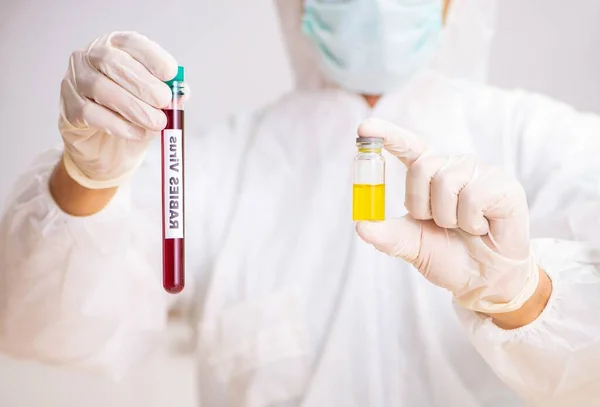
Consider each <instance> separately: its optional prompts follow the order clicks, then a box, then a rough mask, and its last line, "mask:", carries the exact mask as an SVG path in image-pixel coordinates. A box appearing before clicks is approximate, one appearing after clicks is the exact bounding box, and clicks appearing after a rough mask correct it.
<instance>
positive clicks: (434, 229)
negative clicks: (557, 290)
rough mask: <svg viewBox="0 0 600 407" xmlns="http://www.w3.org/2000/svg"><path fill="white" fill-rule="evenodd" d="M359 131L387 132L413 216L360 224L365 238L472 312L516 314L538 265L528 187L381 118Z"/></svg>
mask: <svg viewBox="0 0 600 407" xmlns="http://www.w3.org/2000/svg"><path fill="white" fill-rule="evenodd" d="M358 134H359V136H360V137H382V138H383V139H384V147H385V149H386V150H388V151H389V152H390V153H391V154H393V155H395V156H396V157H398V158H399V159H400V160H401V161H402V162H403V163H404V164H405V165H406V167H407V174H406V199H405V206H406V209H407V210H408V214H407V215H406V216H404V217H403V218H399V219H389V220H386V221H384V222H376V223H371V222H359V223H358V224H357V231H358V234H359V235H360V236H361V238H362V239H363V240H365V241H366V242H368V243H371V244H373V245H374V246H375V247H376V248H377V249H378V250H380V251H382V252H384V253H386V254H388V255H390V256H395V257H399V258H402V259H404V260H406V261H407V262H409V263H411V264H412V265H413V266H415V267H416V268H417V269H418V270H419V271H420V272H421V274H423V276H425V278H427V279H428V280H429V281H430V282H432V283H433V284H435V285H437V286H440V287H443V288H446V289H448V290H450V291H451V292H452V293H453V294H454V296H455V298H456V300H457V301H458V303H459V304H461V305H462V306H463V307H465V308H467V309H471V310H474V311H479V312H483V313H486V314H494V313H504V312H512V311H515V310H517V309H519V308H520V307H521V306H522V305H523V304H524V303H525V302H526V301H527V300H528V299H529V298H530V297H531V296H532V295H533V294H534V292H535V289H536V288H537V285H538V280H539V275H538V268H537V265H536V262H535V259H534V257H533V254H532V252H531V250H530V247H529V211H528V207H527V200H526V196H525V192H524V190H523V188H522V187H521V185H520V184H519V183H518V182H517V181H516V180H514V179H511V178H510V177H508V176H507V175H506V174H504V173H503V172H502V171H501V170H499V169H497V168H494V167H491V166H488V165H486V164H483V163H481V162H479V161H478V160H477V158H476V157H474V156H470V155H465V156H447V155H437V154H435V153H433V152H432V151H430V150H428V149H427V148H426V146H425V144H424V143H423V142H422V141H421V140H420V139H418V138H417V137H415V136H414V135H412V134H410V133H408V132H407V131H405V130H403V129H401V128H399V127H397V126H395V125H393V124H391V123H389V122H385V121H383V120H379V119H368V120H366V121H365V122H364V123H363V124H361V126H360V127H359V130H358Z"/></svg>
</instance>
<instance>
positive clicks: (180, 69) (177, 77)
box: [165, 66, 185, 86]
mask: <svg viewBox="0 0 600 407" xmlns="http://www.w3.org/2000/svg"><path fill="white" fill-rule="evenodd" d="M184 80H185V72H184V69H183V66H178V67H177V75H175V77H174V78H173V79H171V80H168V81H166V82H165V83H166V84H167V85H169V86H173V83H174V82H183V81H184Z"/></svg>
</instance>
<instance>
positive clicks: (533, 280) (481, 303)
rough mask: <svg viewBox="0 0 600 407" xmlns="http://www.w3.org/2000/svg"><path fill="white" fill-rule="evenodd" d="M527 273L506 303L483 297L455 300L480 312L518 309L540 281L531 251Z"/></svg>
mask: <svg viewBox="0 0 600 407" xmlns="http://www.w3.org/2000/svg"><path fill="white" fill-rule="evenodd" d="M527 261H528V262H529V275H528V277H527V280H526V282H525V285H524V286H523V289H522V290H521V292H519V294H517V296H516V297H515V298H513V299H512V300H511V301H510V302H508V303H493V302H491V301H487V300H484V299H479V300H477V301H462V300H460V299H459V298H456V302H457V303H458V304H459V305H460V306H461V307H463V308H466V309H469V310H472V311H476V312H481V313H483V314H503V313H507V312H513V311H516V310H518V309H520V308H521V307H522V306H523V305H524V304H525V303H526V302H527V301H528V300H529V299H530V298H531V297H532V296H533V294H534V293H535V291H536V289H537V287H538V284H539V282H540V273H539V269H538V265H537V261H536V259H535V256H534V254H533V252H530V254H529V259H528V260H527Z"/></svg>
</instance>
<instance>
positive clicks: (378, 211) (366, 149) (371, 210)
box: [352, 137, 385, 221]
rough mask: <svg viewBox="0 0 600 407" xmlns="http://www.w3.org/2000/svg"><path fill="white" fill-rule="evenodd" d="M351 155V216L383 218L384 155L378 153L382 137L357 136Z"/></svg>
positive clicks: (367, 219) (355, 218)
mask: <svg viewBox="0 0 600 407" xmlns="http://www.w3.org/2000/svg"><path fill="white" fill-rule="evenodd" d="M356 147H357V148H358V154H357V155H356V157H354V186H353V202H352V219H353V220H355V221H359V220H366V221H381V220H385V159H384V158H383V155H382V154H381V149H382V148H383V139H382V138H376V137H359V138H357V139H356Z"/></svg>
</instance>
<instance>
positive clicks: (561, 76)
mask: <svg viewBox="0 0 600 407" xmlns="http://www.w3.org/2000/svg"><path fill="white" fill-rule="evenodd" d="M289 1H299V0H289ZM275 17H276V16H275V11H274V9H273V7H272V4H271V0H252V1H248V0H201V1H191V0H187V1H186V0H168V1H158V0H104V1H97V0H96V1H92V0H56V1H52V2H49V1H47V0H21V1H10V0H0V61H1V63H0V137H1V141H2V144H1V145H2V147H1V148H0V202H4V200H5V199H6V197H7V195H8V191H9V189H10V187H11V185H12V184H13V183H14V182H15V179H16V176H17V174H18V173H19V172H21V171H23V170H24V169H25V168H26V166H27V165H28V164H29V163H30V162H31V161H32V160H33V159H34V157H35V155H36V154H38V153H39V152H41V151H43V150H44V149H46V148H49V147H51V146H53V145H57V144H58V143H60V139H59V135H58V132H57V130H56V123H57V114H58V95H59V93H58V92H59V86H60V80H61V78H62V76H63V74H64V71H65V69H66V66H67V60H68V56H69V53H70V52H71V51H72V50H73V49H75V48H79V47H83V46H85V45H86V44H87V43H88V42H89V41H90V40H92V39H93V38H94V37H96V36H98V35H100V34H102V33H106V32H110V31H113V30H136V31H140V32H142V33H144V34H146V35H148V36H149V37H151V38H153V39H155V40H156V41H157V42H159V43H161V44H162V45H163V46H164V47H165V48H166V49H167V50H169V51H170V52H171V53H172V54H173V55H174V56H175V57H176V58H177V59H178V60H179V62H180V63H181V64H184V65H185V66H186V68H187V72H188V78H187V80H188V82H189V83H190V84H191V85H192V88H193V91H194V93H193V94H194V96H193V103H191V104H190V105H189V106H188V108H187V120H186V124H187V126H188V131H193V128H198V127H202V126H210V125H211V124H214V123H215V122H218V121H219V120H222V119H223V118H224V117H226V116H227V115H228V114H229V113H231V112H234V111H236V110H239V109H247V108H252V107H257V106H260V105H262V104H264V103H267V102H269V101H271V100H273V99H274V98H276V97H277V96H278V95H280V94H281V93H282V92H284V91H286V90H287V89H289V88H290V87H291V84H292V78H291V75H290V72H289V67H288V62H287V59H286V56H285V53H284V48H283V44H282V42H281V39H280V37H279V32H278V29H277V23H276V18H275ZM598 21H600V2H598V1H597V0H571V1H569V2H565V1H564V0H500V8H499V21H498V35H497V38H496V41H495V43H494V50H493V51H494V52H493V58H492V68H491V82H492V83H493V84H497V85H499V86H503V87H522V88H526V89H530V90H535V91H539V92H543V93H545V94H548V95H550V96H552V97H555V98H558V99H562V100H564V101H567V102H569V103H571V104H573V105H574V106H576V107H577V108H579V109H583V110H592V111H595V112H598V113H600V25H598V24H597V22H598ZM180 331H181V330H175V331H174V335H173V338H171V339H170V340H171V342H172V343H171V345H176V344H177V341H178V340H179V339H180V338H179V337H178V335H179V336H183V338H184V339H185V332H184V331H181V332H180ZM168 349H169V348H166V349H165V351H164V352H161V353H158V354H157V355H155V356H154V357H152V358H150V359H149V360H148V361H146V363H145V364H144V366H141V367H140V368H139V369H137V370H136V371H135V372H133V373H132V376H131V377H130V378H128V379H127V380H126V381H125V383H123V384H121V385H115V384H112V383H109V382H107V381H104V380H102V379H100V378H93V377H88V376H82V375H77V374H73V373H69V372H64V371H60V370H58V369H55V368H49V367H40V366H37V365H35V364H33V363H23V362H14V361H9V360H7V359H5V358H0V406H2V407H59V406H60V407H71V406H82V405H85V406H86V407H100V406H102V407H105V406H111V407H125V406H127V407H131V406H138V405H143V406H145V407H159V406H161V407H162V406H165V405H176V406H177V407H191V406H194V377H193V375H194V367H193V366H194V365H193V360H192V358H191V357H189V356H185V355H179V356H175V357H173V356H169V355H168V354H167V353H168Z"/></svg>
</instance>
